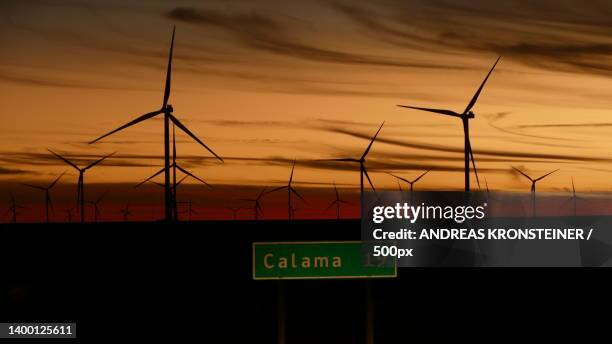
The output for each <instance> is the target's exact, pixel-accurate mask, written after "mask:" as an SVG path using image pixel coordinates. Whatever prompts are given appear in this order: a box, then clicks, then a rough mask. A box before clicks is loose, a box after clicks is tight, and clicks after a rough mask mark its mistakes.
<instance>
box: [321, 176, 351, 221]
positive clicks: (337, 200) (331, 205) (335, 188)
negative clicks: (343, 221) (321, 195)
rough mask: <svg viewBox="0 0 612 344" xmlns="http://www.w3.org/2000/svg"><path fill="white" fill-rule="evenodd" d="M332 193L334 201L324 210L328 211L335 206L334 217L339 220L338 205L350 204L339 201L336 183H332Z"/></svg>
mask: <svg viewBox="0 0 612 344" xmlns="http://www.w3.org/2000/svg"><path fill="white" fill-rule="evenodd" d="M334 192H335V193H336V199H335V200H334V201H333V202H331V203H330V204H329V206H328V207H327V208H325V210H329V209H330V208H331V207H333V206H334V205H335V206H336V217H337V219H338V220H340V204H351V203H349V202H347V201H344V200H342V199H340V193H338V188H337V187H336V183H334Z"/></svg>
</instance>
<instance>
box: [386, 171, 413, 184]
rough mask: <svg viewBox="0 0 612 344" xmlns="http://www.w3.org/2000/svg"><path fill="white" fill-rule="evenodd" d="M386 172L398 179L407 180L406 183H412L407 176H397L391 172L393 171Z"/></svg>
mask: <svg viewBox="0 0 612 344" xmlns="http://www.w3.org/2000/svg"><path fill="white" fill-rule="evenodd" d="M385 173H386V174H388V175H391V176H393V177H395V178H397V179H399V180H403V181H405V182H406V183H408V184H410V183H411V182H410V181H409V180H408V179H406V178H402V177H400V176H396V175H395V174H393V173H391V172H385Z"/></svg>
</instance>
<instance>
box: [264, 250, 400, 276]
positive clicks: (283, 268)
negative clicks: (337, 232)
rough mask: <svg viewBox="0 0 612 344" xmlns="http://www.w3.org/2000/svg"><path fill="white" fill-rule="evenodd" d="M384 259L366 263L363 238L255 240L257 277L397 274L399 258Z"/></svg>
mask: <svg viewBox="0 0 612 344" xmlns="http://www.w3.org/2000/svg"><path fill="white" fill-rule="evenodd" d="M389 259H391V258H389ZM384 263H385V262H384V261H378V262H370V263H368V262H365V263H364V259H363V256H362V243H361V242H360V241H329V242H256V243H253V279H256V280H266V279H319V278H328V279H334V278H383V277H396V276H397V267H396V265H395V260H393V263H392V264H393V265H389V266H387V265H386V264H384Z"/></svg>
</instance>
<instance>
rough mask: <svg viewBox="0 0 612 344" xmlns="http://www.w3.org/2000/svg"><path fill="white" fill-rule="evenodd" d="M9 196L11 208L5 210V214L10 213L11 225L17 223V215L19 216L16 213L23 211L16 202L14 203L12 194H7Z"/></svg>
mask: <svg viewBox="0 0 612 344" xmlns="http://www.w3.org/2000/svg"><path fill="white" fill-rule="evenodd" d="M9 195H10V197H11V206H10V207H9V208H8V209H7V210H6V212H5V214H6V213H10V214H11V219H12V220H13V223H17V215H19V213H18V211H17V210H18V209H25V207H24V206H22V205H19V204H17V202H15V196H13V193H12V192H9Z"/></svg>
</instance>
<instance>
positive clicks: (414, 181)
mask: <svg viewBox="0 0 612 344" xmlns="http://www.w3.org/2000/svg"><path fill="white" fill-rule="evenodd" d="M431 170H432V169H431V168H430V169H429V170H427V171H425V172H423V173H421V175H419V176H418V177H416V178H415V179H413V180H409V179H406V178H403V177H400V176H397V175H395V174H393V173H389V172H387V173H388V174H390V175H391V176H393V177H395V178H396V179H397V180H398V182H399V181H400V180H401V181H403V182H406V183H408V185H410V203H411V204H412V193H413V192H414V184H415V183H416V182H418V181H419V180H420V179H421V178H423V177H424V176H425V175H426V174H427V173H429V171H431ZM400 188H401V187H400Z"/></svg>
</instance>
